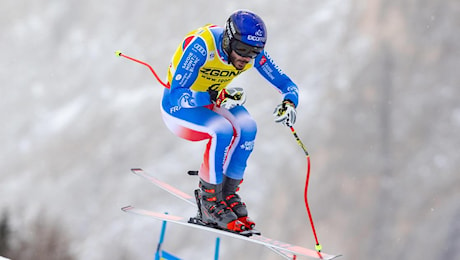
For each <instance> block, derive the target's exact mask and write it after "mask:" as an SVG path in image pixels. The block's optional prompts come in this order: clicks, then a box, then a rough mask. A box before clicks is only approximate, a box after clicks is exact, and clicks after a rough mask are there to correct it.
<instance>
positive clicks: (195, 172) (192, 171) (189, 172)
mask: <svg viewBox="0 0 460 260" xmlns="http://www.w3.org/2000/svg"><path fill="white" fill-rule="evenodd" d="M187 174H188V175H192V176H196V175H198V171H197V170H190V171H188V172H187Z"/></svg>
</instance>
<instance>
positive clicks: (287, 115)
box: [273, 100, 297, 127]
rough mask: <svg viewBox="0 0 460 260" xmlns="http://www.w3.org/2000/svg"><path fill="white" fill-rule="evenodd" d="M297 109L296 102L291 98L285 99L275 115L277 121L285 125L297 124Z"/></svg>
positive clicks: (276, 109)
mask: <svg viewBox="0 0 460 260" xmlns="http://www.w3.org/2000/svg"><path fill="white" fill-rule="evenodd" d="M296 114H297V112H296V110H295V106H294V104H293V103H292V102H291V101H289V100H284V101H283V103H281V104H279V105H278V106H277V107H276V108H275V111H273V116H274V117H275V122H276V123H282V124H283V125H285V126H288V127H291V126H293V125H294V124H295V120H296Z"/></svg>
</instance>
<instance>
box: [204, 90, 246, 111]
mask: <svg viewBox="0 0 460 260" xmlns="http://www.w3.org/2000/svg"><path fill="white" fill-rule="evenodd" d="M216 94H217V95H215V97H214V98H213V97H212V95H211V99H213V101H214V103H215V104H216V105H217V107H223V108H225V109H232V108H234V107H236V106H242V105H243V104H244V103H245V102H246V94H245V93H244V90H243V88H238V87H234V88H224V89H222V90H220V91H219V92H218V93H216Z"/></svg>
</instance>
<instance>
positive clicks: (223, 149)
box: [161, 10, 298, 232]
mask: <svg viewBox="0 0 460 260" xmlns="http://www.w3.org/2000/svg"><path fill="white" fill-rule="evenodd" d="M266 39H267V30H266V27H265V24H264V22H263V20H262V19H261V18H260V17H259V16H258V15H256V14H255V13H253V12H251V11H248V10H238V11H236V12H234V13H232V14H231V16H230V17H229V18H228V20H227V22H226V24H225V27H224V28H223V27H220V26H217V25H206V26H203V27H201V28H198V29H196V30H194V31H192V32H190V33H189V34H187V35H186V36H185V38H184V40H183V41H182V42H181V43H180V45H179V46H178V48H177V50H176V51H175V53H174V55H173V57H172V61H171V63H170V65H169V68H168V75H167V87H166V88H165V89H164V94H163V99H162V106H161V107H162V116H163V120H164V122H165V124H166V126H167V127H168V128H169V129H170V130H171V131H172V132H173V133H174V134H175V135H177V136H179V137H181V138H184V139H186V140H190V141H202V140H208V143H207V145H206V149H205V152H204V158H203V162H202V164H201V167H200V169H199V173H198V175H199V178H200V180H199V187H200V195H199V196H198V200H199V205H200V206H199V210H200V212H201V217H202V221H203V222H205V223H208V224H213V225H217V227H219V228H222V229H227V230H232V231H237V232H238V231H242V230H248V229H253V227H254V226H255V223H254V221H253V220H251V219H250V218H249V217H248V211H247V208H246V205H245V203H244V202H242V200H241V198H240V196H239V195H238V194H237V191H238V190H239V185H240V184H241V182H242V180H243V176H244V173H245V168H246V165H247V160H248V157H249V155H250V154H251V152H252V150H253V147H254V140H255V136H256V131H257V127H256V123H255V121H254V119H253V118H252V117H251V116H250V114H249V113H248V111H247V110H246V108H245V107H244V106H243V105H244V103H245V100H246V96H245V93H244V90H243V89H242V88H239V87H231V86H229V83H230V82H231V81H232V80H233V79H234V78H235V77H237V76H238V75H240V74H241V73H242V72H244V71H246V70H248V69H250V68H252V67H255V68H256V69H257V71H259V72H260V74H261V75H262V76H263V77H264V78H266V79H267V80H268V81H269V82H270V83H272V85H274V86H275V87H276V88H277V89H278V90H279V92H280V93H281V95H282V102H281V103H280V104H279V105H278V106H277V107H276V109H275V111H274V113H273V115H274V117H275V121H276V122H280V123H283V124H285V125H287V126H292V125H293V124H294V123H295V119H296V106H297V103H298V87H297V85H296V84H295V83H294V82H292V80H291V79H290V78H289V77H288V76H287V75H286V74H284V73H283V72H282V71H281V69H279V67H278V66H277V65H276V64H275V62H274V61H273V59H271V58H270V56H269V55H268V53H267V51H266V50H265V49H264V47H265V43H266Z"/></svg>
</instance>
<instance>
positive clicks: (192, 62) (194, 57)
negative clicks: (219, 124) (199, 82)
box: [170, 37, 211, 108]
mask: <svg viewBox="0 0 460 260" xmlns="http://www.w3.org/2000/svg"><path fill="white" fill-rule="evenodd" d="M206 57H207V49H206V45H205V43H204V40H203V39H202V38H200V37H196V38H195V39H193V40H192V41H191V42H190V43H188V45H187V47H186V48H185V50H184V52H183V54H182V57H181V59H180V61H179V63H178V64H177V68H176V71H175V72H174V75H173V77H172V80H171V94H170V101H171V103H172V104H175V105H178V106H180V107H184V108H190V107H198V106H205V105H209V104H210V103H211V101H210V97H209V93H208V92H198V91H193V90H191V89H190V87H191V86H192V85H193V83H194V82H195V80H196V78H197V77H198V73H199V70H200V67H201V66H203V64H204V63H205V62H206Z"/></svg>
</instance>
